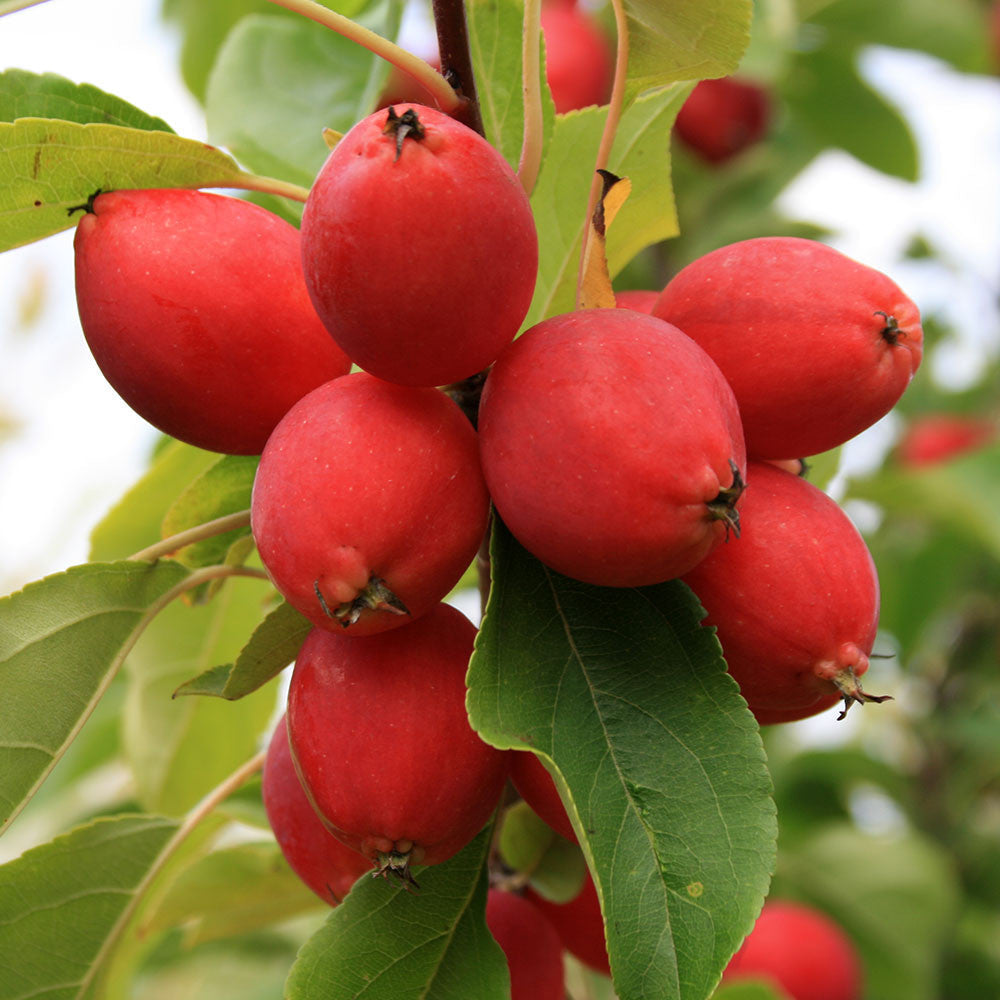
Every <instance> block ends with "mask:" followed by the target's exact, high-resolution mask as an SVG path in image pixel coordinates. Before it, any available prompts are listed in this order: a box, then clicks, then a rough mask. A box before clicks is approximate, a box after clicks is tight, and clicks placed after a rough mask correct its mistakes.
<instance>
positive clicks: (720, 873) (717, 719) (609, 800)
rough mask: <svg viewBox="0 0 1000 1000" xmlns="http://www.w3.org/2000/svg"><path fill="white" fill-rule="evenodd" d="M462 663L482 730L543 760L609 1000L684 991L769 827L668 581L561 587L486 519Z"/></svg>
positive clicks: (707, 977)
mask: <svg viewBox="0 0 1000 1000" xmlns="http://www.w3.org/2000/svg"><path fill="white" fill-rule="evenodd" d="M493 571H494V580H493V591H492V594H491V596H490V602H489V606H488V608H487V613H486V617H485V619H484V621H483V625H482V629H481V631H480V634H479V637H478V640H477V643H476V651H475V653H474V655H473V658H472V662H471V665H470V668H469V678H468V683H469V695H468V704H469V714H470V718H471V720H472V722H473V725H474V726H475V728H476V729H477V731H478V732H479V733H480V735H482V736H483V738H484V739H485V740H487V741H488V742H490V743H492V744H494V745H495V746H498V747H501V748H506V747H514V748H522V749H523V748H533V749H534V750H536V751H537V752H540V753H541V754H544V755H545V756H547V757H548V758H549V759H551V760H552V761H554V763H555V766H556V767H557V768H558V771H559V772H560V774H561V777H562V780H563V781H564V783H565V786H566V789H567V795H566V796H565V797H564V801H567V800H568V801H569V803H570V805H569V807H568V810H569V811H570V813H571V816H572V817H575V821H574V826H575V828H576V830H577V833H578V836H580V837H581V846H582V847H583V848H584V850H585V852H586V853H587V854H588V855H589V857H590V858H591V860H592V866H591V867H592V870H593V874H594V881H595V884H596V885H597V887H598V892H599V895H600V896H601V898H602V902H603V909H604V914H605V924H606V928H607V932H608V950H609V954H610V957H611V967H612V970H613V972H614V976H615V988H616V992H617V993H618V995H619V997H620V998H621V1000H640V998H645V997H650V996H656V997H658V998H664V1000H669V998H679V997H683V998H695V997H697V998H699V1000H701V998H703V997H705V996H706V995H707V994H708V993H709V992H710V990H711V989H712V987H713V986H714V985H715V984H716V982H717V980H718V977H719V975H720V974H721V972H722V969H723V967H724V966H725V964H726V962H727V961H728V960H729V958H730V956H731V955H732V954H733V952H734V951H735V950H736V948H737V946H738V945H739V943H740V942H741V941H742V939H743V937H744V936H745V935H746V934H747V933H748V931H749V930H750V928H751V926H752V925H753V922H754V919H755V918H756V916H757V913H758V911H759V909H760V905H761V903H762V900H763V897H764V894H765V892H766V890H767V885H768V878H769V873H770V871H771V866H772V864H773V860H774V840H775V836H776V828H775V820H774V806H773V803H772V802H771V799H770V797H769V793H770V780H769V777H768V774H767V770H766V768H765V766H764V754H763V749H762V746H761V743H760V735H759V732H758V730H757V727H756V725H755V723H754V721H753V717H752V716H751V715H750V713H749V712H748V711H747V708H746V705H745V703H744V701H743V700H742V698H740V696H739V693H738V691H737V688H736V684H735V682H734V681H733V680H732V678H731V677H730V676H729V675H728V674H727V673H726V671H725V664H724V662H723V660H722V658H721V655H720V651H719V647H718V643H717V642H716V640H715V638H714V635H713V633H712V632H711V631H710V630H708V629H703V628H701V627H700V626H699V624H698V622H699V620H700V618H701V617H702V611H701V608H700V607H699V606H698V604H697V602H696V600H695V599H694V597H693V595H692V594H691V593H690V591H689V590H688V589H687V588H686V587H684V585H683V584H681V583H679V582H676V581H674V582H670V583H665V584H660V585H658V586H655V587H645V588H641V589H611V588H601V587H592V586H589V585H586V584H582V583H578V582H576V581H573V580H570V579H568V578H567V577H562V576H559V575H558V574H556V573H554V572H552V571H550V570H548V569H547V568H546V567H545V566H543V565H542V564H541V563H540V562H538V561H537V560H536V559H534V558H533V557H531V556H530V555H528V553H526V552H525V551H524V550H523V549H522V548H521V547H520V546H519V545H518V544H517V543H516V542H515V541H514V540H513V538H512V537H511V536H510V534H509V533H508V532H507V530H506V529H505V528H503V526H502V525H499V524H498V525H497V527H496V528H495V530H494V539H493Z"/></svg>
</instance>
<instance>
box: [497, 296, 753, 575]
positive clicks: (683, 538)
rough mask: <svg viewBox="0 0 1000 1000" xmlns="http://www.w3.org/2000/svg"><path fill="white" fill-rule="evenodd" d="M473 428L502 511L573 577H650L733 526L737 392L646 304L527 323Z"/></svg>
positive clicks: (500, 363)
mask: <svg viewBox="0 0 1000 1000" xmlns="http://www.w3.org/2000/svg"><path fill="white" fill-rule="evenodd" d="M479 434H480V444H481V450H482V460H483V471H484V473H485V475H486V481H487V484H488V485H489V488H490V493H491V495H492V497H493V502H494V504H495V505H496V508H497V510H498V512H499V514H500V516H501V517H502V518H503V520H504V522H505V523H506V524H507V526H508V527H509V528H510V530H511V532H512V533H513V534H514V536H515V538H517V539H518V541H519V542H520V543H521V544H522V545H523V546H524V547H525V548H526V549H528V550H529V551H530V552H531V553H532V554H533V555H535V556H536V557H537V558H538V559H540V560H541V561H542V562H544V563H546V564H547V565H548V566H550V567H551V568H552V569H555V570H557V571H558V572H560V573H564V574H565V575H567V576H570V577H574V578H575V579H577V580H582V581H584V582H586V583H593V584H598V585H603V586H610V587H638V586H643V585H646V584H652V583H659V582H662V581H664V580H669V579H671V578H673V577H676V576H680V575H681V574H682V573H685V572H686V571H687V570H689V569H690V568H691V567H692V566H694V565H696V564H697V563H698V562H699V560H701V559H702V558H704V557H705V555H706V554H707V553H708V552H709V551H710V550H711V549H712V548H713V547H714V546H716V545H717V544H719V543H720V542H722V540H723V539H724V538H726V537H727V535H729V534H735V529H736V527H737V525H738V517H737V514H736V509H735V504H736V501H737V500H738V499H739V494H740V491H741V489H742V484H743V473H744V470H745V461H744V448H743V435H742V431H741V429H740V421H739V415H738V413H737V410H736V403H735V401H734V399H733V396H732V392H731V390H730V389H729V386H728V385H727V384H726V380H725V379H724V378H723V377H722V375H721V374H720V372H719V371H718V369H717V368H716V367H715V365H714V364H713V363H712V361H711V359H710V358H709V357H708V355H707V354H705V352H704V351H702V350H701V348H699V347H698V345H697V344H695V343H694V342H693V341H692V340H690V339H689V338H688V337H686V336H685V335H684V334H683V333H681V331H680V330H678V329H676V328H675V327H672V326H670V325H669V324H668V323H663V322H661V321H659V320H656V319H654V318H653V317H651V316H644V315H642V314H641V313H637V312H633V311H632V310H629V309H585V310H580V311H578V312H574V313H567V314H564V315H561V316H554V317H552V318H551V319H547V320H545V321H543V322H542V323H539V324H538V325H537V326H535V327H533V328H532V329H531V330H529V331H528V332H527V333H525V334H524V335H523V336H522V337H520V338H519V339H518V340H516V341H515V342H514V343H513V344H512V345H511V346H510V347H509V348H507V350H505V351H504V352H503V354H502V355H501V356H500V357H499V358H498V359H497V361H496V363H495V364H494V366H493V368H492V370H491V372H490V374H489V376H488V377H487V379H486V385H485V388H484V390H483V395H482V400H481V404H480V410H479Z"/></svg>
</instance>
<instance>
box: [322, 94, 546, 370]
mask: <svg viewBox="0 0 1000 1000" xmlns="http://www.w3.org/2000/svg"><path fill="white" fill-rule="evenodd" d="M397 112H398V114H397ZM302 261H303V268H304V271H305V277H306V285H307V287H308V288H309V294H310V295H311V296H312V300H313V304H314V305H315V307H316V311H317V312H318V313H319V315H320V317H321V319H322V320H323V322H324V323H325V324H326V326H327V329H328V330H329V331H330V333H331V334H332V335H333V337H334V339H335V340H336V341H337V343H339V344H340V346H341V347H342V348H343V349H344V350H345V351H346V352H347V353H348V354H349V355H350V356H351V358H352V359H353V361H354V362H355V363H356V364H357V365H358V366H359V367H361V368H363V369H364V370H365V371H368V372H371V373H372V374H373V375H377V376H378V377H379V378H383V379H386V380H388V381H390V382H398V383H401V384H404V385H423V386H433V385H444V384H446V383H451V382H455V381H459V380H461V379H464V378H467V377H468V376H471V375H474V374H476V373H477V372H479V371H481V370H482V369H484V368H486V367H487V366H488V365H489V364H490V363H491V362H492V361H493V359H494V358H495V357H496V356H497V355H498V354H499V353H500V351H501V350H502V349H503V347H504V346H506V345H507V344H508V343H510V341H511V340H513V338H514V335H515V334H516V333H517V330H518V327H519V326H520V324H521V321H522V320H523V319H524V316H525V314H526V313H527V311H528V306H529V305H530V304H531V296H532V293H533V291H534V288H535V276H536V271H537V267H538V238H537V235H536V233H535V224H534V219H533V217H532V214H531V207H530V205H529V204H528V198H527V196H526V195H525V193H524V190H523V189H522V187H521V185H520V183H519V182H518V180H517V177H516V176H515V174H514V171H513V170H512V169H511V168H510V166H508V164H507V162H506V160H504V158H503V157H502V156H501V155H500V153H499V152H497V150H496V149H494V148H493V147H492V146H491V145H490V144H489V143H488V142H486V140H485V139H483V138H482V136H480V135H478V134H477V133H476V132H474V131H473V130H472V129H470V128H468V127H466V126H465V125H462V124H461V123H459V122H457V121H455V120H454V119H452V118H449V117H448V116H447V115H445V114H442V113H441V112H440V111H435V110H434V109H433V108H428V107H425V106H423V105H418V104H408V105H406V106H405V107H403V106H401V107H399V108H389V109H387V110H383V111H377V112H375V113H374V114H372V115H369V116H368V117H367V118H365V119H363V120H362V121H360V122H359V123H358V124H357V125H355V126H354V127H353V128H352V129H350V131H349V132H347V134H346V135H345V136H344V137H343V138H342V139H341V140H340V141H339V142H338V143H337V145H336V147H335V148H334V150H333V152H332V153H331V154H330V156H329V157H328V158H327V161H326V163H325V164H324V165H323V167H322V169H321V170H320V172H319V174H318V176H317V177H316V181H315V183H314V184H313V187H312V190H311V191H310V193H309V199H308V201H307V202H306V207H305V211H304V214H303V216H302Z"/></svg>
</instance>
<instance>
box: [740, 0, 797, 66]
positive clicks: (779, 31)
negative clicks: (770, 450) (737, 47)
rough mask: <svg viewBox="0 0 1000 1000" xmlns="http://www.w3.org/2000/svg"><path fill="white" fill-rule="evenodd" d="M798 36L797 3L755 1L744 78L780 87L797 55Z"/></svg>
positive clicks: (743, 60)
mask: <svg viewBox="0 0 1000 1000" xmlns="http://www.w3.org/2000/svg"><path fill="white" fill-rule="evenodd" d="M798 32H799V15H798V12H797V11H796V9H795V0H755V2H754V5H753V25H752V27H751V30H750V44H749V46H748V47H747V50H746V52H745V53H744V54H743V58H742V59H741V60H740V70H739V71H740V75H741V76H747V77H749V78H750V79H753V80H757V81H758V82H760V83H766V84H770V85H774V84H776V83H777V82H778V81H779V80H780V79H781V78H782V76H783V75H784V73H785V69H786V67H787V64H788V60H789V58H791V56H792V54H793V53H794V51H795V47H796V37H797V35H798Z"/></svg>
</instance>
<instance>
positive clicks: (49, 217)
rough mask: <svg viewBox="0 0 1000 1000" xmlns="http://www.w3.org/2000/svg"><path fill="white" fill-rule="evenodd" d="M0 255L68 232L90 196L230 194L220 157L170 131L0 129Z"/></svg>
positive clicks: (229, 168) (231, 176) (47, 125)
mask: <svg viewBox="0 0 1000 1000" xmlns="http://www.w3.org/2000/svg"><path fill="white" fill-rule="evenodd" d="M0 151H2V152H3V159H2V160H0V251H3V250H10V249H12V248H13V247H19V246H23V245H24V244H25V243H31V242H32V241H33V240H40V239H42V238H43V237H45V236H51V235H52V234H53V233H58V232H61V231H62V230H64V229H69V228H70V227H71V226H74V225H75V224H76V220H77V218H78V217H79V211H77V210H78V209H79V210H82V209H83V208H84V207H85V206H86V204H87V199H88V198H90V197H91V196H92V195H93V194H94V193H95V192H96V191H109V190H113V189H115V188H164V187H171V188H173V187H184V188H195V187H235V186H238V181H239V180H240V179H241V178H243V177H245V176H246V175H245V174H244V173H243V171H241V170H240V168H239V167H238V166H237V164H236V162H235V161H234V160H233V159H232V157H230V156H229V155H227V154H226V153H223V152H222V151H221V150H218V149H214V148H213V147H212V146H208V145H206V144H205V143H203V142H198V141H197V140H195V139H184V138H182V137H181V136H177V135H174V134H173V133H170V132H148V131H144V130H142V129H137V128H124V127H122V126H121V125H103V124H96V123H91V124H85V125H81V124H79V123H78V122H70V121H61V120H58V119H55V118H21V119H19V120H18V121H16V122H0Z"/></svg>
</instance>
